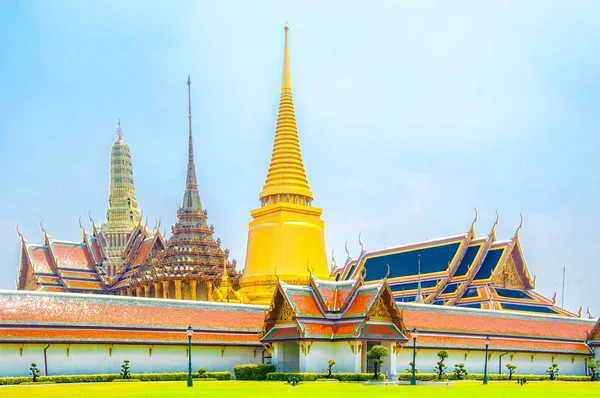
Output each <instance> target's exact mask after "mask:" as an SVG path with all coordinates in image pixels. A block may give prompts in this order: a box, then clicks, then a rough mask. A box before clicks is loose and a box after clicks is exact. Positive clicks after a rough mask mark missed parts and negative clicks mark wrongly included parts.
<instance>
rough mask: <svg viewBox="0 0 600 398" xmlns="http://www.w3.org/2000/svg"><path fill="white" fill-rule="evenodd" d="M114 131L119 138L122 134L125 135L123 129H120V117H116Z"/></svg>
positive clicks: (121, 137)
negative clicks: (115, 128) (115, 129)
mask: <svg viewBox="0 0 600 398" xmlns="http://www.w3.org/2000/svg"><path fill="white" fill-rule="evenodd" d="M115 133H116V134H117V136H118V137H119V139H120V140H121V139H123V135H125V133H123V130H122V129H121V118H120V117H119V118H117V131H115Z"/></svg>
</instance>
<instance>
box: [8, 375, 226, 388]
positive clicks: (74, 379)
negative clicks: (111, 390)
mask: <svg viewBox="0 0 600 398" xmlns="http://www.w3.org/2000/svg"><path fill="white" fill-rule="evenodd" d="M187 376H188V374H187V373H186V372H178V373H145V374H134V373H132V374H131V378H133V379H137V380H140V381H185V380H187ZM192 377H193V378H194V379H197V380H202V379H204V378H209V379H216V380H230V379H231V372H206V373H204V375H203V378H199V376H198V373H192ZM118 379H121V375H118V374H97V375H65V376H40V377H38V378H37V381H38V382H40V383H48V382H53V383H102V382H112V381H113V380H118ZM30 381H31V377H0V385H11V384H21V383H26V382H30Z"/></svg>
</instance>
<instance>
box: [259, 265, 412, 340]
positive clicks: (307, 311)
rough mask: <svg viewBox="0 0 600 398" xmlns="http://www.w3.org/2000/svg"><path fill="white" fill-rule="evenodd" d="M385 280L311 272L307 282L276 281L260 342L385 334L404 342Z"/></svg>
mask: <svg viewBox="0 0 600 398" xmlns="http://www.w3.org/2000/svg"><path fill="white" fill-rule="evenodd" d="M399 314H400V313H399V311H398V308H397V306H396V303H395V302H394V300H393V298H392V293H391V291H390V289H389V286H388V285H387V283H386V282H385V281H384V282H382V283H379V284H373V285H363V281H362V280H361V279H357V280H351V281H344V282H334V281H322V280H318V279H316V278H315V277H314V276H313V277H311V280H310V283H309V285H307V286H299V285H289V284H287V283H285V282H283V281H279V285H278V288H277V290H276V292H275V296H274V298H273V302H272V304H271V308H270V309H269V312H268V313H267V315H266V317H265V327H264V330H263V333H264V335H263V337H262V338H261V341H262V342H265V343H269V342H274V341H282V340H306V339H308V340H357V339H358V340H368V339H378V340H389V341H396V342H405V341H406V337H405V335H404V333H403V332H404V326H403V324H402V321H401V320H400V318H399Z"/></svg>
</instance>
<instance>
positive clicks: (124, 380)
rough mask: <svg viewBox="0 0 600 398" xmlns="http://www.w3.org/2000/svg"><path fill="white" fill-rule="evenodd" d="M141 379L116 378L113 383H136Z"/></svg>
mask: <svg viewBox="0 0 600 398" xmlns="http://www.w3.org/2000/svg"><path fill="white" fill-rule="evenodd" d="M140 381H141V380H140V379H114V380H113V381H112V382H113V383H135V382H138V383H139V382H140Z"/></svg>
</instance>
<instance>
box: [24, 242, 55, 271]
mask: <svg viewBox="0 0 600 398" xmlns="http://www.w3.org/2000/svg"><path fill="white" fill-rule="evenodd" d="M29 252H30V253H31V259H32V260H33V264H32V265H33V271H34V272H35V273H36V274H38V273H43V274H54V270H53V269H52V266H51V265H50V264H52V258H51V257H50V252H49V251H48V249H47V248H46V247H31V248H30V249H29Z"/></svg>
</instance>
